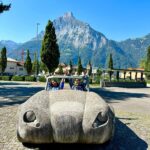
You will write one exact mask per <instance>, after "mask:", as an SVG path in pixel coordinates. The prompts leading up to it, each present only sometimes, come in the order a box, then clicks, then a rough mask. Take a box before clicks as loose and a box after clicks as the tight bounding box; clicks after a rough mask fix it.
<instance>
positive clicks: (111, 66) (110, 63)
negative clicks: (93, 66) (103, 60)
mask: <svg viewBox="0 0 150 150" xmlns="http://www.w3.org/2000/svg"><path fill="white" fill-rule="evenodd" d="M108 68H109V69H113V59H112V54H111V53H110V55H109V59H108Z"/></svg>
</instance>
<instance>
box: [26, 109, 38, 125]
mask: <svg viewBox="0 0 150 150" xmlns="http://www.w3.org/2000/svg"><path fill="white" fill-rule="evenodd" d="M23 120H24V121H25V122H34V120H36V116H35V113H34V112H33V111H31V110H29V111H27V112H26V113H25V114H24V116H23Z"/></svg>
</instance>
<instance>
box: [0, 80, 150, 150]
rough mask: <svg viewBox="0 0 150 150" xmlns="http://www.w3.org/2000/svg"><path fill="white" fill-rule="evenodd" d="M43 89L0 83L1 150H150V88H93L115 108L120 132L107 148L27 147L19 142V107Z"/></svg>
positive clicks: (117, 131)
mask: <svg viewBox="0 0 150 150" xmlns="http://www.w3.org/2000/svg"><path fill="white" fill-rule="evenodd" d="M42 89H43V85H36V84H28V83H26V84H24V83H23V84H20V83H15V82H11V83H9V82H0V150H24V149H39V150H47V149H52V146H53V147H54V148H53V149H57V150H74V149H76V150H77V149H78V150H101V149H104V150H111V149H114V150H132V149H134V150H146V149H150V147H149V148H148V146H150V88H144V89H125V88H104V89H99V88H96V87H93V91H94V92H96V93H98V94H99V95H100V96H102V97H103V98H104V99H105V100H106V101H107V102H108V103H109V104H111V105H113V106H114V109H115V113H116V131H115V135H114V138H113V139H112V141H110V142H109V143H106V144H105V145H101V146H100V145H80V144H79V145H60V144H55V145H51V144H50V145H25V146H23V145H22V144H21V143H19V142H18V140H17V138H16V119H17V108H18V105H19V104H21V103H23V102H24V101H25V100H26V99H27V98H28V97H30V96H32V95H33V94H34V93H36V92H38V91H40V90H42Z"/></svg>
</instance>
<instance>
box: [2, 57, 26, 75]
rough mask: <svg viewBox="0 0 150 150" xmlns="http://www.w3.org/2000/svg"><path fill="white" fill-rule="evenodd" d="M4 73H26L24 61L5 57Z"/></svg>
mask: <svg viewBox="0 0 150 150" xmlns="http://www.w3.org/2000/svg"><path fill="white" fill-rule="evenodd" d="M4 73H5V74H8V75H27V71H26V69H25V67H24V63H23V62H19V61H17V60H15V59H12V58H7V67H6V69H5V72H4Z"/></svg>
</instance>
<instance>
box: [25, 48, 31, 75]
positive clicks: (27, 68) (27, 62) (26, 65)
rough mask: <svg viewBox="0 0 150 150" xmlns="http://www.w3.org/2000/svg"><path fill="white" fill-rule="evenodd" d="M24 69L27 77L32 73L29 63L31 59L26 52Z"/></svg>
mask: <svg viewBox="0 0 150 150" xmlns="http://www.w3.org/2000/svg"><path fill="white" fill-rule="evenodd" d="M25 68H26V70H27V73H28V75H29V74H31V72H32V62H31V57H30V52H29V50H27V57H26V61H25Z"/></svg>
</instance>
